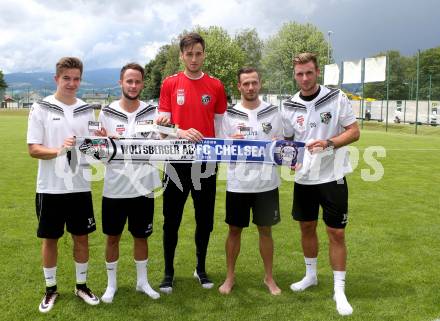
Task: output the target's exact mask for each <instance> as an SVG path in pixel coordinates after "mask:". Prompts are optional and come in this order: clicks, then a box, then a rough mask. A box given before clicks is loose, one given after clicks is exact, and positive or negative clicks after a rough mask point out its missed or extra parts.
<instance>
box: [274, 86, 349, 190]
mask: <svg viewBox="0 0 440 321" xmlns="http://www.w3.org/2000/svg"><path fill="white" fill-rule="evenodd" d="M282 116H283V128H284V136H285V137H292V136H293V137H294V140H295V141H299V142H303V143H307V142H309V141H311V140H316V139H330V138H332V137H335V136H338V135H340V134H341V133H342V132H344V131H345V129H344V127H346V126H348V125H351V124H353V123H355V122H356V116H355V115H354V113H353V109H352V107H351V104H350V101H349V100H348V98H347V96H346V95H345V94H344V93H343V92H342V91H341V90H339V89H330V88H327V87H324V86H320V92H319V94H318V96H317V97H316V98H315V99H313V100H312V101H305V100H303V99H301V97H300V92H298V93H296V94H295V95H294V96H293V97H292V98H290V99H288V100H287V101H286V102H284V105H283V111H282ZM350 172H352V168H351V166H350V162H349V153H348V149H347V147H346V146H344V147H341V148H336V149H333V150H324V151H323V152H321V153H314V154H311V153H309V152H308V151H307V150H306V151H305V153H304V159H303V166H302V168H301V169H300V170H299V171H297V172H296V173H295V182H297V183H299V184H305V185H313V184H322V183H327V182H332V181H336V180H339V179H341V178H343V177H344V176H345V175H346V174H347V173H350Z"/></svg>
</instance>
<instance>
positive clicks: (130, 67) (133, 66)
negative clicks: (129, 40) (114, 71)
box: [119, 62, 145, 80]
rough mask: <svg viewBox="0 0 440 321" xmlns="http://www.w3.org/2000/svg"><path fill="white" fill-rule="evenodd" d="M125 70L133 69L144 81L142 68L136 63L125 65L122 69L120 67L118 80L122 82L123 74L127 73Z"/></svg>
mask: <svg viewBox="0 0 440 321" xmlns="http://www.w3.org/2000/svg"><path fill="white" fill-rule="evenodd" d="M127 69H134V70H137V71H139V72H140V73H141V74H142V79H144V74H145V70H144V68H143V67H142V66H141V65H139V64H138V63H135V62H130V63H128V64H126V65H125V66H124V67H122V69H121V73H120V75H119V79H120V80H122V79H123V78H124V74H125V72H126V71H127Z"/></svg>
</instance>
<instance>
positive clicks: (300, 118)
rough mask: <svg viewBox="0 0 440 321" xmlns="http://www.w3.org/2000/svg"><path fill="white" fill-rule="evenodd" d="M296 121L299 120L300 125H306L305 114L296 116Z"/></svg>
mask: <svg viewBox="0 0 440 321" xmlns="http://www.w3.org/2000/svg"><path fill="white" fill-rule="evenodd" d="M296 122H297V124H299V125H300V126H303V125H304V116H303V115H300V116H298V117H296Z"/></svg>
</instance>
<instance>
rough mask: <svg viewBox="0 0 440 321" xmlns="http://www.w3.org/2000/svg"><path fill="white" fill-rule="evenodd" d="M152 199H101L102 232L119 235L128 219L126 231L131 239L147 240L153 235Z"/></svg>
mask: <svg viewBox="0 0 440 321" xmlns="http://www.w3.org/2000/svg"><path fill="white" fill-rule="evenodd" d="M153 214H154V198H153V197H147V196H139V197H133V198H108V197H103V198H102V231H103V232H104V234H106V235H114V236H115V235H120V234H122V231H123V230H124V226H125V222H126V221H127V218H128V230H129V231H130V233H131V235H133V237H137V238H147V237H149V236H150V235H151V233H153Z"/></svg>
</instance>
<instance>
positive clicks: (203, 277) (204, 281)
mask: <svg viewBox="0 0 440 321" xmlns="http://www.w3.org/2000/svg"><path fill="white" fill-rule="evenodd" d="M193 275H194V277H195V278H196V279H197V280H199V282H200V284H201V285H202V288H204V289H211V288H212V287H213V286H214V282H212V281H211V280H210V279H209V278H208V275H207V274H206V272H197V270H195V271H194V274H193Z"/></svg>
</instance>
